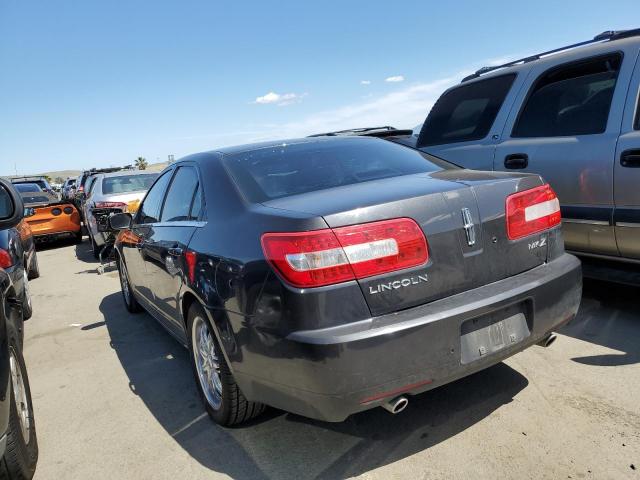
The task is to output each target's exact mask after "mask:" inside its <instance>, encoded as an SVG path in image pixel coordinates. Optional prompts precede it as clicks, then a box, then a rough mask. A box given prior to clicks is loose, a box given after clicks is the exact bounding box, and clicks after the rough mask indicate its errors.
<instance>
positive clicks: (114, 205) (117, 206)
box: [95, 202, 127, 208]
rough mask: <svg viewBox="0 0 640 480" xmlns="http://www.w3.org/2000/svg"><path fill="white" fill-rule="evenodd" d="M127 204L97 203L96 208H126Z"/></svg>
mask: <svg viewBox="0 0 640 480" xmlns="http://www.w3.org/2000/svg"><path fill="white" fill-rule="evenodd" d="M126 206H127V204H126V203H123V202H96V207H95V208H124V207H126Z"/></svg>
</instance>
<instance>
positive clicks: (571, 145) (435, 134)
mask: <svg viewBox="0 0 640 480" xmlns="http://www.w3.org/2000/svg"><path fill="white" fill-rule="evenodd" d="M580 45H582V46H580ZM580 45H579V46H577V47H576V46H575V45H573V46H570V47H566V48H561V49H557V50H555V51H553V52H546V53H545V54H540V55H535V56H532V57H529V58H526V59H522V60H518V61H515V62H511V63H509V64H507V65H505V66H501V67H489V68H484V69H481V70H479V71H478V72H476V73H475V74H474V75H471V76H469V77H467V78H466V79H465V80H464V81H463V82H462V84H461V85H457V86H455V87H453V88H451V89H449V90H447V91H446V92H445V93H444V94H443V95H442V96H441V97H440V99H439V100H438V101H437V102H436V104H435V105H434V107H433V108H432V110H431V112H430V113H429V116H428V117H427V119H426V121H425V123H424V125H423V127H422V129H421V132H420V134H419V136H413V137H409V139H408V141H407V140H403V143H409V144H413V145H414V146H416V147H417V148H419V149H420V150H422V151H426V152H430V153H433V154H434V155H437V156H439V157H441V158H444V159H447V160H449V161H451V162H454V163H456V164H458V165H462V166H464V167H467V168H476V169H483V170H511V171H521V172H535V173H538V174H541V175H542V177H543V178H544V179H545V180H546V181H548V182H549V183H550V184H551V186H552V187H553V188H554V190H555V191H556V192H557V194H558V197H559V199H560V203H561V206H562V218H563V220H562V221H563V224H564V229H563V230H564V236H565V241H566V243H567V249H569V250H572V251H574V252H576V253H580V254H582V255H589V256H596V257H603V258H606V259H614V260H624V261H626V262H639V261H640V189H639V186H640V105H639V102H638V93H639V91H640V63H639V62H638V55H639V53H640V29H639V30H630V31H625V32H605V33H604V34H601V35H598V36H597V37H595V38H594V39H593V40H591V41H588V42H582V44H580Z"/></svg>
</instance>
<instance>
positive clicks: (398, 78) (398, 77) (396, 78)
mask: <svg viewBox="0 0 640 480" xmlns="http://www.w3.org/2000/svg"><path fill="white" fill-rule="evenodd" d="M384 81H385V82H390V83H397V82H404V77H403V76H402V75H394V76H393V77H387V78H385V80H384Z"/></svg>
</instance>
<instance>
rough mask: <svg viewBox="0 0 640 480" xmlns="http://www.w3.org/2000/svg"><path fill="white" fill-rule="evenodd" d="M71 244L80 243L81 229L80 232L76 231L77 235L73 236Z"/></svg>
mask: <svg viewBox="0 0 640 480" xmlns="http://www.w3.org/2000/svg"><path fill="white" fill-rule="evenodd" d="M73 243H75V244H79V243H82V228H81V229H80V230H78V233H76V234H75V235H74V237H73Z"/></svg>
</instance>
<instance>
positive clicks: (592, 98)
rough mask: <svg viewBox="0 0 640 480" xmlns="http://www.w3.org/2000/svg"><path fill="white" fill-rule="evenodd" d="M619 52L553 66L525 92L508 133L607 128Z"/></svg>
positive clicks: (560, 134)
mask: <svg viewBox="0 0 640 480" xmlns="http://www.w3.org/2000/svg"><path fill="white" fill-rule="evenodd" d="M621 63H622V55H621V54H615V55H608V56H605V57H598V58H592V59H588V60H582V61H580V62H574V63H571V64H568V65H562V66H560V67H556V68H553V69H552V70H550V71H548V72H546V73H544V74H542V75H541V76H540V77H539V78H538V80H537V81H536V83H535V84H534V86H533V88H532V90H531V92H530V93H529V96H528V100H527V101H526V103H525V105H524V107H523V108H522V110H521V112H520V116H519V118H518V120H517V122H516V125H515V127H514V128H513V133H512V134H511V136H512V137H564V136H573V135H593V134H598V133H604V131H605V130H606V129H607V120H608V119H609V110H610V109H611V100H612V99H613V91H614V89H615V86H616V81H617V79H618V73H619V72H620V65H621Z"/></svg>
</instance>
